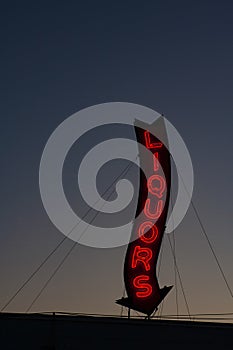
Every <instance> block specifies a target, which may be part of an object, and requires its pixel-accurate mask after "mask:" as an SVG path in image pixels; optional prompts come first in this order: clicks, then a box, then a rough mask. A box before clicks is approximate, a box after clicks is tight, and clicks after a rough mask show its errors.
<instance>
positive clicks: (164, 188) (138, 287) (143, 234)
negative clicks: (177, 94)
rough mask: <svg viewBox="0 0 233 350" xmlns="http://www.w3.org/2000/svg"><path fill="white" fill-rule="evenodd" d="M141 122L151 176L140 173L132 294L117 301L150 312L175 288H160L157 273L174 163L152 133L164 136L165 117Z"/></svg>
mask: <svg viewBox="0 0 233 350" xmlns="http://www.w3.org/2000/svg"><path fill="white" fill-rule="evenodd" d="M137 125H140V126H136V125H135V133H136V137H137V141H138V143H139V144H141V145H143V146H145V147H146V148H147V149H148V150H149V151H150V153H149V154H150V157H147V158H146V159H145V157H140V162H141V164H142V162H144V166H147V169H149V174H150V176H149V177H148V179H145V176H144V177H143V176H142V175H141V177H140V188H139V197H138V206H137V211H136V217H135V222H134V226H133V230H132V237H131V238H132V240H131V242H130V243H129V245H128V249H127V253H126V257H125V264H124V280H125V287H126V292H127V295H128V297H127V298H122V299H119V300H117V301H116V302H117V303H118V304H120V305H123V306H126V307H128V308H129V309H134V310H137V311H140V312H143V313H145V314H147V315H148V316H149V315H151V313H152V312H153V311H154V310H155V309H156V308H157V306H158V305H159V304H160V302H161V301H162V300H163V299H164V297H165V296H166V295H167V293H168V292H169V291H170V289H171V288H172V286H169V287H166V286H165V287H163V288H162V289H160V287H159V284H158V280H157V277H156V264H157V260H158V255H159V251H160V247H161V243H162V239H163V234H164V230H165V224H166V218H167V212H168V207H169V199H170V185H171V163H170V154H169V151H168V150H167V148H166V147H165V145H164V144H163V143H162V142H161V141H160V139H159V138H157V137H155V136H153V134H152V131H153V129H154V130H156V131H155V132H156V135H157V134H158V130H157V128H158V129H159V131H160V135H163V137H162V139H163V140H164V137H165V136H166V129H165V125H164V122H163V119H162V118H160V119H159V121H156V122H155V123H154V124H152V125H146V124H142V123H140V122H137ZM150 130H151V132H150ZM139 155H140V147H139ZM141 168H143V169H144V167H141ZM141 212H142V213H143V216H142V217H143V221H141V222H138V220H137V217H138V215H139V214H140V213H141ZM140 218H141V216H140Z"/></svg>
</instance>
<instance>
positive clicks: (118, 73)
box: [0, 0, 233, 315]
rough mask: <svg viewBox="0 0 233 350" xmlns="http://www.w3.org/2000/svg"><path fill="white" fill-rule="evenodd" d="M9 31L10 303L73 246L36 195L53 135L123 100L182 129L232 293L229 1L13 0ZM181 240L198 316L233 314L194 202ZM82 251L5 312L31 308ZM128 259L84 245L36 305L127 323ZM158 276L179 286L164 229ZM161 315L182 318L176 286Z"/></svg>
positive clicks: (4, 134)
mask: <svg viewBox="0 0 233 350" xmlns="http://www.w3.org/2000/svg"><path fill="white" fill-rule="evenodd" d="M0 23H1V24H0V26H1V31H0V33H1V34H0V35H1V65H0V69H1V97H2V98H1V106H0V108H1V144H2V146H1V175H0V176H1V208H2V210H1V214H0V215H1V231H0V281H1V291H0V307H2V306H3V305H4V304H5V303H6V302H7V301H8V300H9V298H10V297H11V296H12V295H13V294H14V293H15V291H16V290H17V289H18V288H19V287H20V286H21V285H22V284H23V282H24V281H25V280H26V279H27V278H28V276H30V274H31V273H32V272H33V271H34V270H35V269H36V268H37V266H38V265H39V264H40V263H41V262H42V261H43V260H44V259H45V258H46V256H47V255H48V254H49V253H50V252H51V250H53V249H54V247H55V246H56V245H57V244H58V243H59V242H60V241H61V240H62V239H63V238H64V236H63V234H62V233H61V232H59V231H58V229H57V228H56V227H55V226H54V225H53V224H52V222H51V221H50V219H49V218H48V216H47V214H46V211H45V210H44V207H43V204H42V201H41V197H40V191H39V164H40V158H41V155H42V152H43V149H44V146H45V144H46V142H47V140H48V138H49V136H50V135H51V133H52V132H53V131H54V129H55V128H56V127H57V126H58V125H59V124H60V123H61V122H63V121H64V120H65V119H66V118H67V117H69V116H70V115H72V114H73V113H75V112H77V111H79V110H81V109H83V108H85V107H89V106H91V105H95V104H99V103H104V102H114V101H122V102H131V103H136V104H140V105H144V106H147V107H149V108H152V109H154V110H155V111H157V112H159V113H162V114H163V115H165V117H166V118H167V119H168V120H169V121H170V122H171V123H172V124H173V125H174V126H175V127H176V129H177V130H178V131H179V133H180V135H181V136H182V138H183V139H184V141H185V143H186V146H187V148H188V150H189V152H190V155H191V158H192V162H193V168H194V193H193V201H194V204H195V206H196V208H197V209H198V212H199V214H200V217H201V219H202V222H203V225H204V227H205V229H206V232H207V234H208V236H209V239H210V241H211V243H212V244H213V247H214V249H215V252H216V254H217V256H218V258H219V261H220V263H221V266H222V268H223V270H224V272H225V274H226V278H227V280H228V282H229V285H230V287H231V289H233V273H232V267H233V254H232V248H233V230H232V227H233V224H232V213H233V204H232V203H233V202H232V196H233V192H232V190H233V188H232V178H233V163H232V149H233V137H232V133H233V64H232V62H233V3H232V1H230V0H228V1H226V0H223V1H210V0H207V1H199V2H197V1H179V0H178V1H162V0H159V1H153V2H152V1H150V2H133V1H132V2H125V1H122V2H120V3H119V2H94V1H92V2H81V1H80V2H78V1H67V2H65V1H63V2H62V1H56V2H55V1H54V2H53V1H51V2H48V3H46V2H29V1H28V2H24V1H20V2H16V1H15V2H9V3H6V2H5V3H4V4H2V6H1V22H0ZM96 137H97V138H98V136H96ZM73 155H74V157H75V154H73ZM77 159H78V154H77ZM110 180H111V179H110ZM110 180H109V181H110ZM110 182H111V181H110ZM70 186H71V185H70ZM67 191H71V192H72V187H69V189H68V190H67ZM73 191H74V192H73V196H74V195H75V188H74V189H73ZM175 237H176V253H177V254H176V255H177V264H178V267H179V270H180V273H181V276H182V282H183V285H184V288H185V292H186V296H187V300H188V304H189V308H190V312H191V313H192V314H194V313H210V312H211V313H224V312H233V299H232V297H231V295H230V293H229V291H228V289H227V288H226V285H225V283H224V281H223V278H222V276H221V274H220V272H219V269H218V266H217V264H216V261H215V260H214V257H213V255H212V253H211V251H210V249H209V247H208V244H207V242H206V240H205V238H204V236H203V233H202V231H201V228H200V225H199V223H198V221H197V218H196V216H195V213H194V211H193V209H192V208H191V207H190V208H189V211H188V213H187V215H186V217H185V218H184V220H183V222H182V223H181V225H180V226H179V227H178V228H177V229H176V232H175ZM72 244H73V242H72V241H71V240H67V241H66V242H65V243H64V244H63V245H62V247H61V248H60V249H58V251H57V252H56V254H54V256H53V257H52V258H51V259H50V260H49V261H48V262H47V263H46V264H45V266H44V267H43V268H42V269H41V271H40V272H39V273H38V274H36V276H35V277H34V278H33V279H32V281H31V282H30V283H29V284H28V285H27V286H26V287H25V288H24V289H23V290H22V291H21V293H19V294H18V296H17V297H16V298H15V299H14V301H13V302H12V303H11V304H10V305H9V306H8V308H6V310H5V311H16V312H25V311H26V309H27V308H28V306H29V305H30V303H31V302H32V301H33V299H34V297H35V296H36V295H37V293H38V291H39V290H40V289H41V287H42V286H43V285H44V283H45V282H46V281H47V279H48V278H49V276H50V275H51V274H52V273H53V271H54V269H55V268H56V266H57V264H59V262H60V261H61V260H62V258H63V257H64V255H65V254H66V252H67V251H68V249H69V248H70V247H71V245H72ZM125 252H126V247H119V248H112V249H95V248H90V247H85V246H82V245H77V247H76V248H75V249H74V251H73V252H72V254H71V255H70V256H69V258H68V259H67V260H66V261H65V263H64V265H63V266H62V268H61V269H60V270H59V271H58V273H57V274H56V275H55V277H54V278H53V280H52V281H51V282H50V283H49V284H48V286H47V288H46V289H45V290H44V292H43V293H42V294H41V296H40V298H39V299H38V300H37V302H36V303H35V304H34V305H33V307H32V309H31V310H30V311H32V312H34V311H38V312H39V311H67V312H87V313H102V314H116V315H119V314H120V307H119V306H118V305H116V304H115V300H116V299H118V298H120V297H122V293H123V289H124V283H123V263H124V257H125ZM159 282H160V285H161V286H163V285H165V284H166V285H170V284H174V266H173V258H172V255H171V251H170V248H169V243H168V239H167V237H166V235H165V236H164V254H163V259H162V265H161V274H160V277H159ZM178 290H179V295H178V297H179V299H178V301H179V312H180V313H181V314H185V313H187V311H186V308H185V303H184V299H183V296H182V292H181V289H180V286H179V284H178ZM163 312H164V314H174V313H176V304H175V288H173V290H172V291H171V292H170V293H169V295H168V296H167V298H166V300H165V303H164V310H163Z"/></svg>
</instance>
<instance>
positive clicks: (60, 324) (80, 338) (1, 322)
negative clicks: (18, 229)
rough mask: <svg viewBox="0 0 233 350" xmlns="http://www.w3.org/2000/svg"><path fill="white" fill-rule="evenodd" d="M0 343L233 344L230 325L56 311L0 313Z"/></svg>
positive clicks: (99, 345) (73, 345)
mask: <svg viewBox="0 0 233 350" xmlns="http://www.w3.org/2000/svg"><path fill="white" fill-rule="evenodd" d="M0 348H1V349H4V350H8V349H9V350H11V349H12V350H15V349H25V350H27V349H30V350H37V349H44V350H46V349H47V350H49V349H50V350H52V349H53V350H55V349H56V350H60V349H133V350H134V349H163V350H164V349H171V348H179V349H218V350H219V349H220V350H223V349H233V325H232V324H224V323H214V322H193V321H163V320H146V319H130V320H129V319H124V318H114V317H91V316H71V315H61V314H58V315H57V314H56V315H55V314H53V315H51V314H50V315H46V314H16V313H1V314H0Z"/></svg>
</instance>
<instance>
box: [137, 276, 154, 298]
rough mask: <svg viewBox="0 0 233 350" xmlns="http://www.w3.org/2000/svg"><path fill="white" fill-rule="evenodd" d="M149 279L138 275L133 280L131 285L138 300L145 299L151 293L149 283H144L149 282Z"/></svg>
mask: <svg viewBox="0 0 233 350" xmlns="http://www.w3.org/2000/svg"><path fill="white" fill-rule="evenodd" d="M149 279H150V277H149V276H147V275H140V276H137V277H135V278H134V280H133V285H134V287H135V288H136V289H137V290H140V291H138V292H136V296H137V297H138V298H147V297H149V296H150V295H151V293H152V287H151V285H150V284H149V283H145V282H147V281H149Z"/></svg>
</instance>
